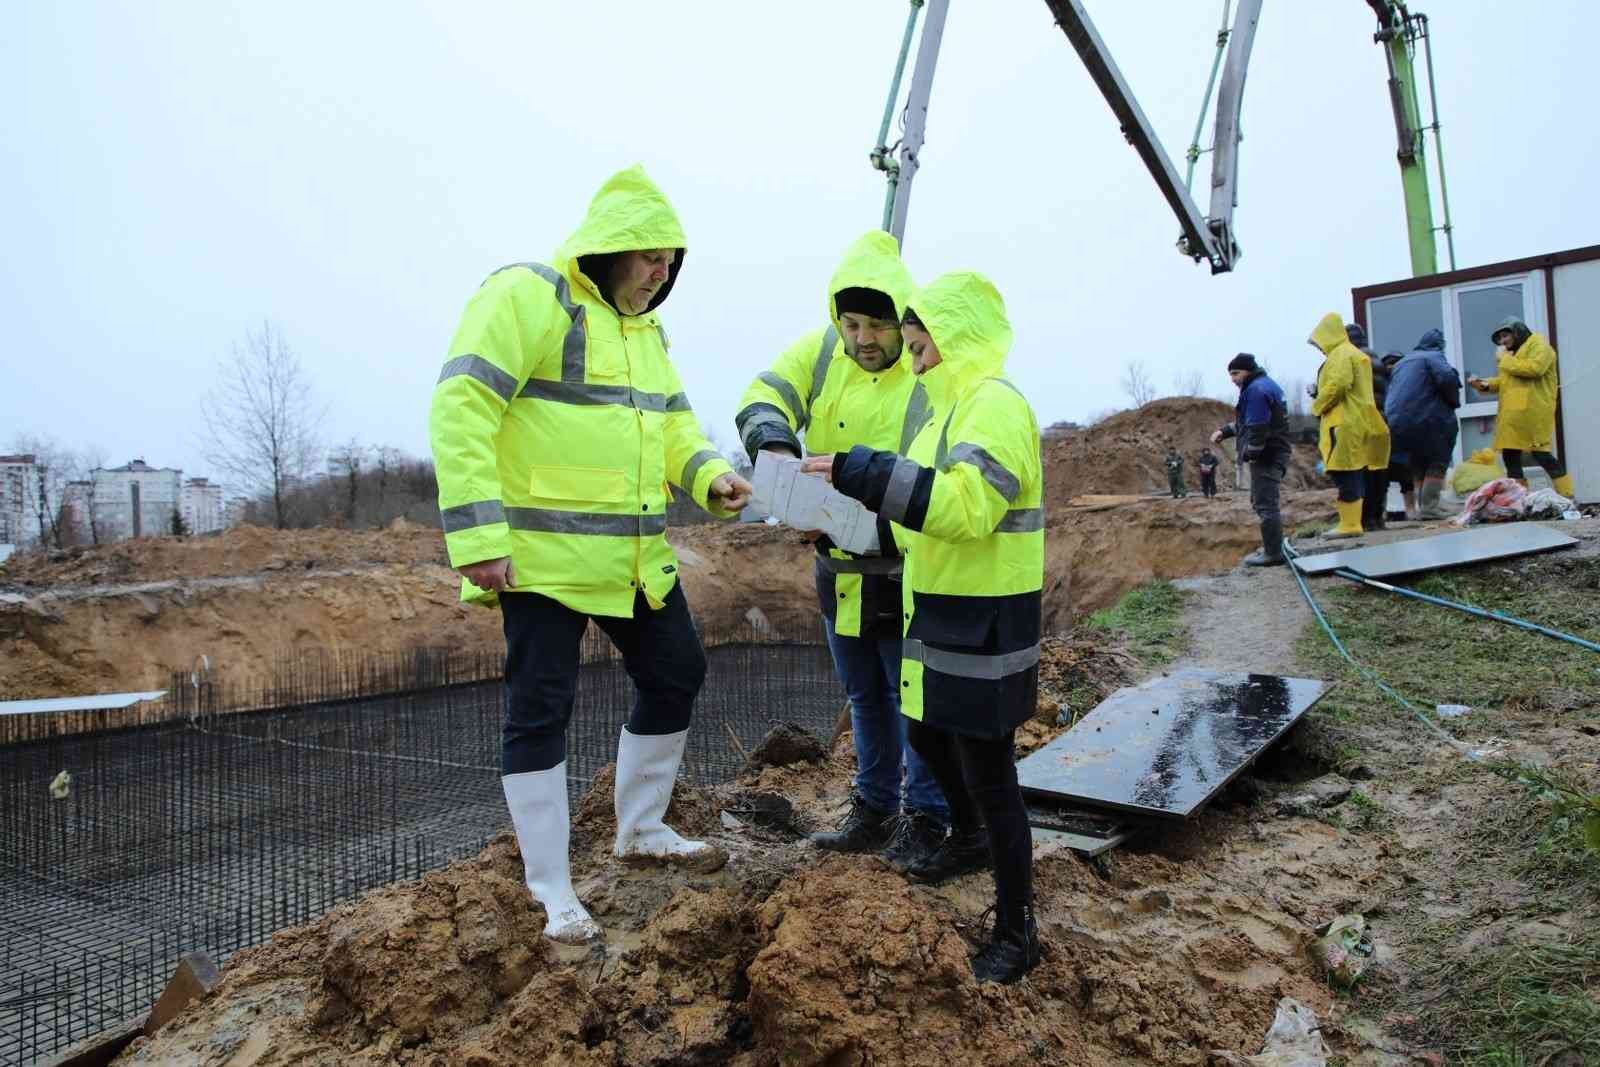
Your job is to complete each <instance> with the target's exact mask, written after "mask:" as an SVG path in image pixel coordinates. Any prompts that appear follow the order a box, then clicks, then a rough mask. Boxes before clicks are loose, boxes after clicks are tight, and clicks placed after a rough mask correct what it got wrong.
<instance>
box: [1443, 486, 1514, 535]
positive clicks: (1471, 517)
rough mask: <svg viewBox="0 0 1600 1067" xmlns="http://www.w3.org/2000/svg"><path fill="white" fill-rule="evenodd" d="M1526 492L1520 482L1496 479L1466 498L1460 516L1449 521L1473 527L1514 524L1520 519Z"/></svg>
mask: <svg viewBox="0 0 1600 1067" xmlns="http://www.w3.org/2000/svg"><path fill="white" fill-rule="evenodd" d="M1527 496H1528V490H1527V489H1525V488H1523V485H1522V483H1521V482H1518V481H1516V480H1514V479H1511V478H1496V479H1494V480H1493V481H1489V482H1484V483H1483V484H1482V485H1480V486H1479V487H1478V488H1476V489H1474V490H1473V491H1472V495H1471V496H1469V497H1467V503H1466V506H1465V507H1464V508H1463V509H1462V511H1461V514H1460V515H1458V516H1457V517H1456V518H1454V519H1452V520H1451V521H1452V522H1454V523H1455V524H1456V525H1457V526H1475V525H1477V524H1478V523H1480V522H1514V521H1516V520H1517V519H1520V518H1522V502H1523V501H1524V500H1525V499H1527Z"/></svg>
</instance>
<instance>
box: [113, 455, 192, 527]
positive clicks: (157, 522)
mask: <svg viewBox="0 0 1600 1067" xmlns="http://www.w3.org/2000/svg"><path fill="white" fill-rule="evenodd" d="M91 477H92V479H93V484H92V486H91V490H90V491H91V493H92V497H93V499H92V500H91V502H90V507H91V509H92V513H93V516H94V525H95V532H96V533H97V535H98V536H97V538H96V539H97V540H99V541H100V542H101V543H104V542H107V541H125V540H127V539H128V538H130V537H160V536H162V535H164V534H170V533H171V532H172V521H173V518H174V516H176V515H179V514H181V510H180V509H181V508H182V506H183V488H182V482H183V472H182V471H180V470H177V469H176V468H173V467H152V466H150V465H149V464H148V463H146V462H145V461H144V460H142V459H136V460H132V461H130V462H128V463H126V464H124V465H123V466H121V467H113V468H111V469H109V470H108V469H105V468H101V469H99V470H96V471H93V472H92V474H91Z"/></svg>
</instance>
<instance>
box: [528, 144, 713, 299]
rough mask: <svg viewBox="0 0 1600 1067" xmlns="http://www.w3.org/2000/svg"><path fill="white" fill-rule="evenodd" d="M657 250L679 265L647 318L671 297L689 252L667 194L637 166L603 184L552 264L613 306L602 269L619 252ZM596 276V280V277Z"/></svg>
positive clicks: (619, 173) (604, 270)
mask: <svg viewBox="0 0 1600 1067" xmlns="http://www.w3.org/2000/svg"><path fill="white" fill-rule="evenodd" d="M656 248H674V249H677V251H678V256H677V259H676V260H674V261H673V264H672V268H671V270H670V271H669V272H668V274H667V280H666V282H664V283H663V284H662V286H661V288H660V289H659V290H657V292H656V295H655V297H654V298H652V300H651V301H650V306H649V307H648V308H646V309H645V311H646V313H648V312H650V311H654V310H655V309H656V308H658V307H660V306H661V304H662V302H663V301H665V300H666V299H667V294H669V293H670V292H672V286H673V284H674V283H675V282H676V281H677V280H678V272H679V271H680V270H682V269H683V258H684V256H685V255H686V254H687V251H688V240H687V239H686V238H685V237H684V235H683V227H682V225H680V224H679V222H678V214H677V212H675V211H674V210H673V209H672V204H671V203H670V202H669V201H668V200H667V197H666V194H665V193H663V192H662V191H661V189H660V188H659V187H658V186H657V185H656V183H655V182H653V181H651V180H650V176H649V175H648V174H646V173H645V171H644V168H643V167H642V166H639V165H638V164H635V165H634V166H631V167H628V168H627V169H625V170H619V171H617V173H615V174H613V175H612V176H611V177H609V178H607V179H606V181H605V184H603V185H602V186H600V191H599V192H597V193H595V194H594V199H592V200H590V201H589V210H588V212H587V213H586V214H585V215H584V217H583V221H582V222H581V223H579V224H578V228H577V229H576V230H574V231H573V232H572V236H570V237H568V238H567V239H566V240H565V241H564V242H562V244H561V247H560V248H558V249H556V253H555V262H554V263H553V264H552V266H554V267H555V268H556V269H557V270H559V271H561V272H562V273H563V274H569V275H572V274H575V275H577V276H578V277H579V278H580V280H581V281H583V282H584V283H586V284H587V286H588V287H589V288H590V289H591V290H592V291H593V293H594V295H595V296H598V297H599V298H600V299H602V300H604V301H605V302H606V303H607V304H611V303H612V301H611V294H610V293H608V292H606V291H604V286H605V285H606V282H607V280H608V279H607V277H606V276H605V275H606V274H608V273H609V271H608V270H607V269H606V268H608V267H609V266H610V263H611V258H612V257H613V256H614V255H615V254H616V253H619V252H644V251H648V250H650V249H656ZM595 274H600V275H601V276H600V277H595V276H594V275H595Z"/></svg>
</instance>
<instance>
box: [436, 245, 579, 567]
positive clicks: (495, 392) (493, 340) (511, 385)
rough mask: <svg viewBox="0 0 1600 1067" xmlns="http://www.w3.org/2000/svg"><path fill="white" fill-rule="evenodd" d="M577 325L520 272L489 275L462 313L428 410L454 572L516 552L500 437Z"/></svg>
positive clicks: (544, 287) (551, 294) (539, 283)
mask: <svg viewBox="0 0 1600 1067" xmlns="http://www.w3.org/2000/svg"><path fill="white" fill-rule="evenodd" d="M570 321H571V320H570V319H569V318H568V316H567V314H566V312H565V311H563V310H562V308H561V305H560V303H559V302H557V300H556V297H555V290H554V289H552V288H551V287H550V285H549V284H547V283H546V282H544V281H543V280H542V279H539V278H536V277H535V276H534V275H533V274H531V273H529V272H527V271H524V270H516V269H512V270H505V271H501V272H499V273H497V274H495V275H493V276H492V277H490V278H489V280H488V281H486V282H484V284H483V286H482V288H480V289H479V290H478V292H477V293H476V294H475V295H474V296H473V297H472V299H471V300H470V301H468V303H467V308H466V311H465V312H463V313H462V316H461V324H460V326H458V327H457V328H456V333H455V337H454V338H453V339H452V340H451V341H450V355H449V358H447V359H446V360H445V364H444V369H443V370H442V371H441V372H440V374H439V380H438V383H437V384H436V385H435V386H434V388H433V401H432V404H431V406H430V409H429V412H428V439H429V442H430V444H431V446H432V449H433V463H434V467H435V469H436V471H437V474H438V479H439V510H440V513H441V516H442V519H443V522H444V531H445V548H446V550H447V551H448V553H449V556H450V565H451V566H453V567H462V566H465V565H466V564H469V563H477V562H480V561H482V560H486V559H499V558H500V557H501V556H509V555H510V554H511V539H510V532H509V530H508V528H507V526H506V523H505V506H504V502H503V500H502V499H501V493H500V470H499V466H498V463H497V460H496V448H495V437H496V435H497V434H498V433H499V430H500V420H501V417H502V416H503V415H504V414H505V410H506V407H507V405H509V404H510V403H511V399H512V398H513V397H515V396H516V395H517V392H518V391H519V390H520V389H521V388H522V386H523V384H524V383H526V382H527V380H528V378H529V377H530V376H531V375H532V374H533V372H534V370H535V369H536V368H537V366H538V365H539V364H540V363H541V362H542V360H543V359H544V358H545V357H547V356H549V355H550V354H552V353H554V354H555V355H556V356H557V358H559V354H560V351H561V337H562V336H563V335H564V334H565V331H566V329H567V327H568V325H569V324H570ZM455 527H459V529H456V528H455Z"/></svg>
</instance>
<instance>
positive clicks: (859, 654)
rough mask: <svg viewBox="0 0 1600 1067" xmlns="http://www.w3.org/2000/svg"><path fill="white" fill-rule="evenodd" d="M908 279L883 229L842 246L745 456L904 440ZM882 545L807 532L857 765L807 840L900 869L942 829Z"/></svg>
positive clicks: (762, 393) (748, 417)
mask: <svg viewBox="0 0 1600 1067" xmlns="http://www.w3.org/2000/svg"><path fill="white" fill-rule="evenodd" d="M911 289H912V281H911V274H910V272H909V271H907V270H906V267H905V264H904V263H902V262H901V260H900V251H899V247H898V245H897V244H896V242H895V239H894V237H893V236H891V235H890V234H887V233H884V232H883V231H882V230H873V231H871V232H869V233H867V234H865V235H863V236H862V237H860V238H858V239H857V240H856V241H854V242H853V243H851V245H850V247H849V248H847V249H846V250H845V254H844V258H843V259H842V260H841V261H840V263H839V267H838V269H837V270H835V271H834V274H833V277H832V279H831V280H830V281H829V283H828V292H827V308H828V322H829V325H828V326H827V327H825V328H823V329H817V330H812V331H811V332H810V333H807V334H806V335H805V336H803V337H801V338H800V339H799V340H798V341H796V342H795V343H794V344H793V345H791V346H790V347H789V348H787V349H785V350H784V352H783V353H782V354H781V355H779V356H778V359H777V361H776V362H774V363H773V365H772V367H771V368H770V369H768V370H765V371H762V372H761V373H760V374H759V375H757V376H756V379H755V381H753V382H751V383H750V388H749V389H747V390H745V394H744V398H743V400H742V401H741V403H740V411H739V414H738V415H737V416H736V418H735V421H736V423H737V424H738V427H739V436H740V438H741V439H742V440H743V441H744V443H745V447H746V448H747V449H748V450H749V452H750V458H751V459H754V458H755V457H756V454H757V453H758V452H760V451H762V450H763V449H769V450H773V451H778V452H784V453H787V454H790V455H793V456H799V455H800V454H801V451H802V448H801V443H800V435H801V434H804V435H805V446H804V447H805V450H806V451H809V452H811V453H830V454H831V453H833V452H842V451H848V450H849V449H850V448H852V447H854V446H855V445H864V446H866V447H868V448H871V449H875V450H876V449H885V450H887V451H890V452H903V451H904V450H905V448H906V446H907V445H908V444H909V443H910V441H911V438H912V437H914V436H916V433H917V430H918V429H920V428H921V426H922V423H924V422H925V421H927V418H928V405H927V400H926V394H925V393H924V392H923V391H922V390H921V389H920V388H917V387H916V380H915V376H914V375H913V374H912V372H911V367H910V366H909V361H908V360H904V359H901V358H900V354H901V340H900V314H901V312H902V311H904V310H905V302H906V299H907V298H908V297H909V296H910V295H911ZM887 532H888V531H887V529H885V530H884V531H883V533H884V534H887ZM880 542H881V545H882V550H881V554H880V555H876V556H866V557H862V556H853V555H851V554H850V553H848V552H845V551H842V550H841V549H838V548H836V547H834V546H833V543H832V542H831V541H830V540H829V539H828V538H827V536H826V535H823V536H821V537H819V538H818V540H817V541H816V547H817V559H816V564H815V566H816V582H817V600H818V604H819V606H820V607H821V609H822V616H823V625H824V627H825V629H826V632H827V637H828V648H829V650H830V651H831V652H832V654H833V664H834V671H835V672H836V673H837V674H838V676H839V681H840V683H841V684H842V685H843V686H844V688H845V692H846V693H847V694H848V695H849V697H850V725H851V734H852V737H853V740H854V742H855V754H856V775H855V781H854V788H853V789H852V790H851V794H850V808H849V810H848V812H846V814H845V816H844V819H843V820H842V821H841V822H840V823H839V825H838V826H837V827H836V828H834V829H833V830H830V831H827V832H825V833H820V834H815V835H813V836H812V840H813V841H814V842H816V843H817V844H818V845H819V846H821V847H822V848H826V849H831V850H833V851H838V852H871V851H876V850H878V849H884V857H885V858H886V859H887V860H888V861H889V862H890V863H891V864H894V865H895V866H899V867H903V866H905V865H906V863H908V862H909V861H911V860H913V859H915V858H916V857H917V856H919V855H921V854H922V853H924V852H927V851H929V850H931V849H932V848H934V847H936V846H937V845H938V843H939V841H941V840H942V839H943V837H944V833H945V825H946V823H947V822H948V821H949V808H948V806H947V805H946V804H945V800H944V794H943V793H941V792H940V791H939V785H938V783H937V782H936V781H934V778H933V774H932V772H931V771H930V770H929V769H928V766H927V764H926V763H924V762H923V760H922V758H921V757H920V756H918V755H917V754H916V753H915V752H914V751H913V750H912V749H910V748H909V747H908V746H907V745H906V729H905V720H904V718H903V717H902V716H901V714H900V696H899V690H900V570H901V560H900V556H899V554H898V552H897V551H896V550H895V548H894V543H893V541H892V539H890V538H889V537H887V536H885V537H881V538H880ZM902 768H904V772H905V773H904V787H903V790H902V779H901V772H902ZM902 795H903V797H904V799H903V800H902Z"/></svg>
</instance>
